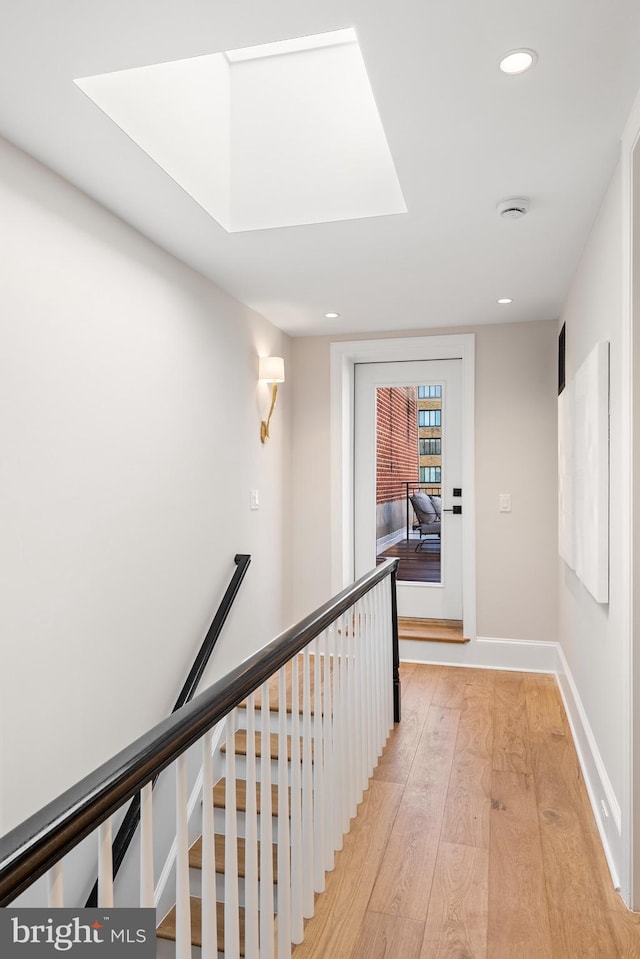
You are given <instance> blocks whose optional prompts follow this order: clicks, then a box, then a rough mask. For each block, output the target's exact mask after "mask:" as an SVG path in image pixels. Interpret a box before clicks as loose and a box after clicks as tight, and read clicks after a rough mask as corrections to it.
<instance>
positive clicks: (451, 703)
mask: <svg viewBox="0 0 640 959" xmlns="http://www.w3.org/2000/svg"><path fill="white" fill-rule="evenodd" d="M468 680H469V676H468V675H467V670H466V669H465V668H463V667H462V666H449V667H447V668H446V669H443V670H442V673H441V674H440V679H439V680H438V685H437V686H436V688H435V692H434V694H433V699H432V700H431V702H432V703H433V705H434V706H446V707H447V708H448V709H460V707H461V706H462V703H463V702H464V688H465V685H466V683H467V682H468Z"/></svg>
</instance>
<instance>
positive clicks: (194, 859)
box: [189, 834, 278, 879]
mask: <svg viewBox="0 0 640 959" xmlns="http://www.w3.org/2000/svg"><path fill="white" fill-rule="evenodd" d="M237 843H238V845H237V849H238V876H239V877H240V878H241V879H244V876H245V866H244V858H245V842H244V839H242V838H238V841H237ZM214 845H215V860H216V872H218V873H221V874H223V875H224V845H225V837H224V836H221V835H219V834H216V835H215V837H214ZM259 850H260V843H258V852H259ZM272 854H273V874H274V876H275V875H276V871H277V859H278V850H277V847H276V845H275V844H274V845H273V846H272ZM189 865H190V867H191V868H192V869H202V836H201V837H200V838H199V839H197V840H196V842H194V844H193V846H192V847H191V849H190V850H189ZM258 878H260V855H259V854H258Z"/></svg>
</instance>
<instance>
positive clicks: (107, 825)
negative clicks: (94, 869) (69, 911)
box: [98, 819, 113, 909]
mask: <svg viewBox="0 0 640 959" xmlns="http://www.w3.org/2000/svg"><path fill="white" fill-rule="evenodd" d="M111 842H112V836H111V819H107V820H106V822H103V823H102V824H101V825H100V827H99V829H98V905H99V906H104V907H105V908H106V909H111V908H113V856H112V852H111Z"/></svg>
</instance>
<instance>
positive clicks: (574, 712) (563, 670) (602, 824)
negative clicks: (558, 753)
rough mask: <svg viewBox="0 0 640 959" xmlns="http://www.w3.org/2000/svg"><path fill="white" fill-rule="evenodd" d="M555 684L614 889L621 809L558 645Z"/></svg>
mask: <svg viewBox="0 0 640 959" xmlns="http://www.w3.org/2000/svg"><path fill="white" fill-rule="evenodd" d="M557 676H558V685H559V686H560V692H561V694H562V699H563V702H564V708H565V712H566V714H567V718H568V720H569V725H570V727H571V734H572V736H573V741H574V743H575V747H576V752H577V753H578V759H579V761H580V767H581V769H582V774H583V776H584V781H585V785H586V787H587V793H588V794H589V800H590V802H591V808H592V809H593V815H594V816H595V820H596V825H597V827H598V832H599V833H600V838H601V840H602V845H603V848H604V853H605V856H606V857H607V864H608V866H609V871H610V873H611V878H612V879H613V884H614V886H615V887H616V889H619V888H620V874H621V871H622V864H623V861H624V857H623V847H622V812H621V809H620V804H619V802H618V799H617V797H616V794H615V791H614V789H613V786H612V785H611V781H610V779H609V776H608V775H607V770H606V767H605V764H604V762H603V760H602V756H601V755H600V750H599V749H598V745H597V743H596V739H595V736H594V735H593V730H592V729H591V725H590V723H589V720H588V718H587V714H586V712H585V709H584V706H583V705H582V700H581V699H580V694H579V693H578V688H577V686H576V684H575V682H574V679H573V676H572V675H571V670H570V668H569V664H568V662H567V660H566V658H565V655H564V652H563V650H562V648H561V647H560V646H559V647H558V670H557ZM602 802H604V803H606V807H607V809H608V812H609V816H608V818H605V815H604V813H603V809H602V805H601V803H602Z"/></svg>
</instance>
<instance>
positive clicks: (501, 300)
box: [498, 296, 513, 303]
mask: <svg viewBox="0 0 640 959" xmlns="http://www.w3.org/2000/svg"><path fill="white" fill-rule="evenodd" d="M498 303H513V300H512V299H511V297H510V296H503V297H502V298H501V299H500V300H498Z"/></svg>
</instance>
